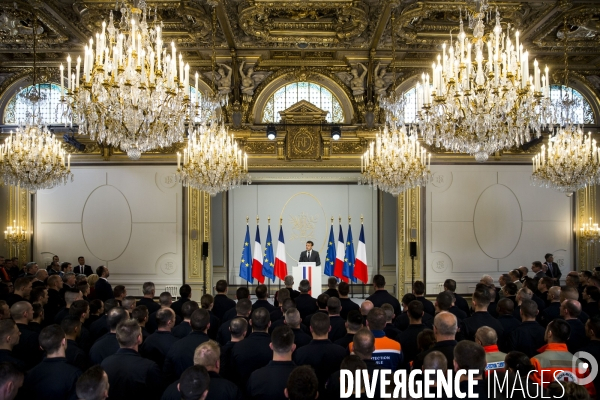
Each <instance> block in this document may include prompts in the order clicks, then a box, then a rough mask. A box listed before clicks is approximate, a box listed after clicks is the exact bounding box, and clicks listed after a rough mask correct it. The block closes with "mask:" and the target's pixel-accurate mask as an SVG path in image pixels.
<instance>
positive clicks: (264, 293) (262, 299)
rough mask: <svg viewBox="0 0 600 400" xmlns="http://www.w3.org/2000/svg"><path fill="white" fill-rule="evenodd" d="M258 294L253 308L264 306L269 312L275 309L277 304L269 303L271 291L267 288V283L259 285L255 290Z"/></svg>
mask: <svg viewBox="0 0 600 400" xmlns="http://www.w3.org/2000/svg"><path fill="white" fill-rule="evenodd" d="M254 293H255V294H256V301H255V302H254V304H252V310H256V309H257V308H260V307H264V308H266V309H267V310H268V311H269V313H271V312H273V311H275V306H273V305H272V304H271V303H269V300H267V299H268V298H269V291H268V290H267V285H258V286H257V287H256V290H255V292H254Z"/></svg>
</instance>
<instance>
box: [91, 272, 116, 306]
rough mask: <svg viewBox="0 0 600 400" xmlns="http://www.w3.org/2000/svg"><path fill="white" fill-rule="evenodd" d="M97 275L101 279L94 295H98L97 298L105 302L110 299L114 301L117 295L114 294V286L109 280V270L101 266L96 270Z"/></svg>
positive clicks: (97, 283)
mask: <svg viewBox="0 0 600 400" xmlns="http://www.w3.org/2000/svg"><path fill="white" fill-rule="evenodd" d="M96 274H98V276H99V277H100V279H98V281H97V282H96V286H94V288H95V292H94V293H95V294H96V298H97V299H98V300H102V301H104V302H106V300H108V299H114V298H115V294H114V293H113V290H112V286H111V285H110V283H109V282H108V280H107V279H108V277H109V276H110V272H109V271H108V268H107V267H105V266H103V265H101V266H99V267H98V268H96Z"/></svg>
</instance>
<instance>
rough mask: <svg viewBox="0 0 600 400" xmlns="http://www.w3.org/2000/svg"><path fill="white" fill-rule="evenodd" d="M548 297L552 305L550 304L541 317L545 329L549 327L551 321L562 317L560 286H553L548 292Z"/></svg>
mask: <svg viewBox="0 0 600 400" xmlns="http://www.w3.org/2000/svg"><path fill="white" fill-rule="evenodd" d="M547 297H548V300H549V301H550V304H548V307H546V308H545V309H544V311H542V313H541V315H540V324H542V326H543V327H546V326H548V324H549V323H550V322H551V321H554V320H555V319H556V318H558V317H560V297H561V290H560V286H552V287H551V288H550V289H549V290H548V296H547Z"/></svg>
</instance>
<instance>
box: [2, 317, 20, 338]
mask: <svg viewBox="0 0 600 400" xmlns="http://www.w3.org/2000/svg"><path fill="white" fill-rule="evenodd" d="M16 325H17V324H16V323H15V321H13V320H12V319H10V318H7V319H2V320H0V340H1V341H4V342H5V341H6V340H5V339H6V337H7V336H9V335H12V334H13V333H14V332H15V326H16Z"/></svg>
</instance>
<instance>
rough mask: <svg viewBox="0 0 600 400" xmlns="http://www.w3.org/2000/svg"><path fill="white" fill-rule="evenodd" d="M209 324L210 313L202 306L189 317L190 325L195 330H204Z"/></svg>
mask: <svg viewBox="0 0 600 400" xmlns="http://www.w3.org/2000/svg"><path fill="white" fill-rule="evenodd" d="M209 324H210V314H209V312H208V311H207V310H205V309H204V308H200V309H198V310H196V311H194V313H193V314H192V316H191V317H190V325H191V326H192V329H193V330H194V331H196V332H204V331H205V330H206V328H208V325H209Z"/></svg>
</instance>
